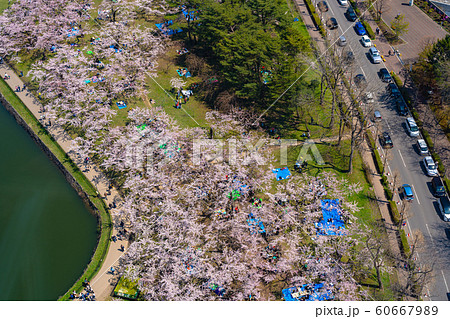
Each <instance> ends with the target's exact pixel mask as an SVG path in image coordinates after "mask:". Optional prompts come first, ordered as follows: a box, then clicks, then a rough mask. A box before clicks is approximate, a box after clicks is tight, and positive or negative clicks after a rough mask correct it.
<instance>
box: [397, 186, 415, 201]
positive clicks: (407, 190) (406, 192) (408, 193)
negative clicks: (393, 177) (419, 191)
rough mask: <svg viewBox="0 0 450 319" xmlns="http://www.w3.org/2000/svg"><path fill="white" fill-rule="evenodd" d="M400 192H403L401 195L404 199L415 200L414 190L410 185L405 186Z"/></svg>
mask: <svg viewBox="0 0 450 319" xmlns="http://www.w3.org/2000/svg"><path fill="white" fill-rule="evenodd" d="M400 190H401V194H402V196H403V198H404V199H406V200H413V199H414V194H413V191H412V188H411V186H410V185H409V184H403V185H402V187H401V189H400Z"/></svg>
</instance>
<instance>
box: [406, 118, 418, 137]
mask: <svg viewBox="0 0 450 319" xmlns="http://www.w3.org/2000/svg"><path fill="white" fill-rule="evenodd" d="M405 124H406V130H407V131H408V134H409V136H411V137H416V136H419V127H418V126H417V124H416V121H414V119H413V118H412V117H407V118H406V120H405Z"/></svg>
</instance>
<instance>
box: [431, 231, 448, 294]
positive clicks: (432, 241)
mask: <svg viewBox="0 0 450 319" xmlns="http://www.w3.org/2000/svg"><path fill="white" fill-rule="evenodd" d="M425 227H427V231H428V235H430V238H431V243H432V244H433V245H434V240H433V236H431V232H430V228H428V224H425ZM447 290H448V289H447Z"/></svg>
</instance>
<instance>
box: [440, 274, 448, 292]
mask: <svg viewBox="0 0 450 319" xmlns="http://www.w3.org/2000/svg"><path fill="white" fill-rule="evenodd" d="M441 274H442V278H444V284H445V288H446V289H447V292H449V290H448V285H447V280H445V276H444V272H443V271H442V269H441Z"/></svg>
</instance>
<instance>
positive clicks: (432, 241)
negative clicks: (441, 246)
mask: <svg viewBox="0 0 450 319" xmlns="http://www.w3.org/2000/svg"><path fill="white" fill-rule="evenodd" d="M425 226H426V227H427V231H428V235H430V238H431V243H432V244H433V245H434V240H433V236H431V232H430V229H429V228H428V224H425Z"/></svg>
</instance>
